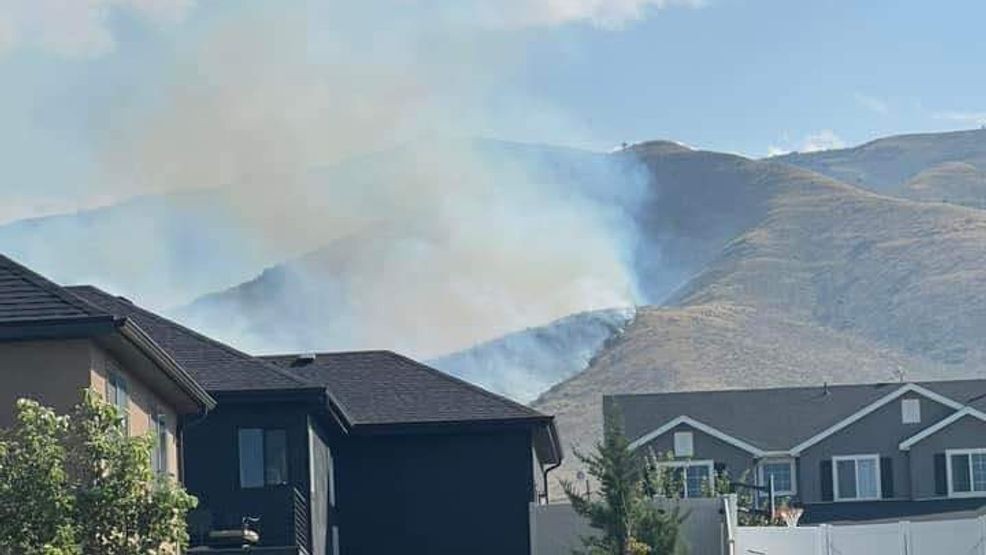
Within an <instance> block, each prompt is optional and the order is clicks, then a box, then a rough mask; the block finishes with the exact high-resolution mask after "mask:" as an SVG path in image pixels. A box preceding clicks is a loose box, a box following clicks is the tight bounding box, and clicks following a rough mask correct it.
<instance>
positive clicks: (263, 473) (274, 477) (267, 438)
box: [238, 428, 288, 488]
mask: <svg viewBox="0 0 986 555" xmlns="http://www.w3.org/2000/svg"><path fill="white" fill-rule="evenodd" d="M238 441H239V446H238V447H239V454H240V487H242V488H259V487H263V486H277V485H281V484H286V483H288V434H287V432H286V431H284V430H264V429H261V428H242V429H240V430H239V434H238Z"/></svg>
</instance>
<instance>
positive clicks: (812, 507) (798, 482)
mask: <svg viewBox="0 0 986 555" xmlns="http://www.w3.org/2000/svg"><path fill="white" fill-rule="evenodd" d="M603 410H604V412H605V413H606V414H607V415H609V417H610V418H614V417H615V418H617V419H618V421H619V422H620V423H621V424H622V426H623V429H624V432H625V433H626V435H627V437H628V438H629V439H630V440H631V442H632V443H631V447H632V448H633V449H636V450H639V451H641V452H648V453H654V454H656V455H659V456H663V457H667V458H668V459H667V460H666V461H665V462H664V463H662V464H665V465H669V466H672V467H675V468H680V469H681V470H680V472H681V473H682V476H683V477H684V478H685V480H684V484H683V486H682V489H683V491H682V495H685V496H693V495H701V494H702V493H703V492H706V491H708V489H707V488H708V483H709V482H708V480H709V477H710V476H712V475H713V473H714V472H716V471H717V470H718V471H727V472H728V473H729V475H730V477H731V478H732V479H733V480H742V481H745V482H748V483H756V484H760V485H766V484H768V483H769V481H770V478H771V477H773V482H774V488H775V491H776V493H777V495H779V496H784V497H790V498H792V500H793V501H794V502H796V503H800V504H801V505H803V506H804V507H805V513H804V516H803V517H802V520H801V521H802V522H803V523H813V522H834V521H853V520H876V519H892V518H898V517H905V516H915V515H926V514H937V513H949V512H961V511H968V510H972V509H978V508H980V507H983V506H986V380H956V381H940V382H922V383H886V384H872V385H840V386H819V387H801V388H778V389H755V390H731V391H702V392H683V393H659V394H644V395H614V396H607V397H605V398H604V400H603Z"/></svg>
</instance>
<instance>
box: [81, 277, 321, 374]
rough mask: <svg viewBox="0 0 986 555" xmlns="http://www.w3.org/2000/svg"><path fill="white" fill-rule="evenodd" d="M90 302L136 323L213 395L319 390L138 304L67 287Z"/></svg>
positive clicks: (84, 288)
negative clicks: (253, 391) (231, 392)
mask: <svg viewBox="0 0 986 555" xmlns="http://www.w3.org/2000/svg"><path fill="white" fill-rule="evenodd" d="M65 289H67V290H68V291H70V292H71V293H72V294H74V295H77V296H79V297H80V298H82V299H84V300H85V301H87V302H88V303H91V304H92V305H94V306H96V307H99V308H100V309H102V310H104V311H106V312H108V313H111V314H113V315H116V316H118V317H126V318H129V319H132V320H133V321H135V322H137V324H138V325H140V327H141V328H142V329H143V330H144V331H145V332H146V333H147V334H148V335H149V336H150V337H151V338H152V339H154V341H155V342H156V343H158V344H159V345H160V346H161V347H162V348H163V349H165V350H166V351H167V352H168V353H169V354H170V355H171V356H172V357H174V359H175V360H176V361H178V363H179V364H181V365H182V366H183V367H184V368H185V369H186V370H187V371H188V372H189V373H190V374H191V375H192V377H193V378H195V380H196V381H197V382H199V383H200V384H202V386H203V387H204V388H205V389H206V390H208V391H212V392H223V391H246V390H271V389H281V390H283V389H306V388H314V387H317V386H316V385H315V384H312V383H309V382H307V381H305V380H304V379H302V378H300V377H298V376H295V375H292V374H291V373H290V372H286V371H284V370H282V369H280V368H277V367H275V366H273V365H270V364H267V363H265V362H263V361H262V360H260V359H257V358H256V357H253V356H250V355H248V354H246V353H244V352H241V351H238V350H236V349H234V348H232V347H230V346H228V345H225V344H223V343H220V342H218V341H215V340H213V339H210V338H208V337H206V336H204V335H202V334H200V333H198V332H195V331H193V330H190V329H188V328H186V327H185V326H182V325H180V324H178V323H176V322H172V321H171V320H168V319H166V318H163V317H161V316H158V315H157V314H154V313H153V312H150V311H148V310H145V309H143V308H141V307H139V306H137V305H136V304H134V303H132V302H130V301H128V300H126V299H123V298H120V297H117V296H115V295H111V294H109V293H107V292H105V291H102V290H100V289H98V288H96V287H92V286H89V285H82V286H71V287H66V288H65Z"/></svg>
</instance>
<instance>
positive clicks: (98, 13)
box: [0, 0, 195, 58]
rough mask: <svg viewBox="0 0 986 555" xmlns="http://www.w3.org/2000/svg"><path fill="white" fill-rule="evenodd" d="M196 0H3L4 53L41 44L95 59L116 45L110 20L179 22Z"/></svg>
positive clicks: (0, 42) (0, 43)
mask: <svg viewBox="0 0 986 555" xmlns="http://www.w3.org/2000/svg"><path fill="white" fill-rule="evenodd" d="M194 3H195V0H0V54H2V53H4V52H9V51H11V50H14V49H16V48H22V47H23V48H36V49H40V50H43V51H46V52H51V53H53V54H56V55H60V56H65V57H71V58H91V57H95V56H98V55H100V54H104V53H106V52H109V51H112V50H113V48H114V47H115V46H116V41H115V38H114V36H113V30H112V28H111V25H110V19H111V18H112V16H113V15H115V14H116V13H127V14H130V15H134V16H137V17H140V18H142V19H145V20H149V21H152V22H155V23H170V22H176V21H180V20H181V19H182V18H183V17H184V15H185V14H186V13H187V12H188V10H189V9H191V7H192V6H193V5H194Z"/></svg>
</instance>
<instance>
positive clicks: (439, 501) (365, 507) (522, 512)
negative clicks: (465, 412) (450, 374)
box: [333, 430, 534, 555]
mask: <svg viewBox="0 0 986 555" xmlns="http://www.w3.org/2000/svg"><path fill="white" fill-rule="evenodd" d="M333 455H334V457H335V460H336V485H337V488H338V495H337V498H336V501H337V510H338V513H337V515H338V521H339V527H340V531H339V534H340V543H341V551H342V553H345V554H346V555H378V554H381V553H428V554H446V553H447V554H462V553H469V554H471V555H526V554H528V553H530V530H529V503H530V502H531V501H532V500H533V490H534V476H533V465H532V464H531V457H532V454H531V436H530V431H529V430H504V431H499V432H483V433H478V432H477V433H470V434H464V433H455V434H451V433H449V434H433V435H425V434H416V435H393V436H367V437H351V438H348V440H347V441H346V443H345V445H343V446H342V447H341V448H340V449H335V450H333Z"/></svg>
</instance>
